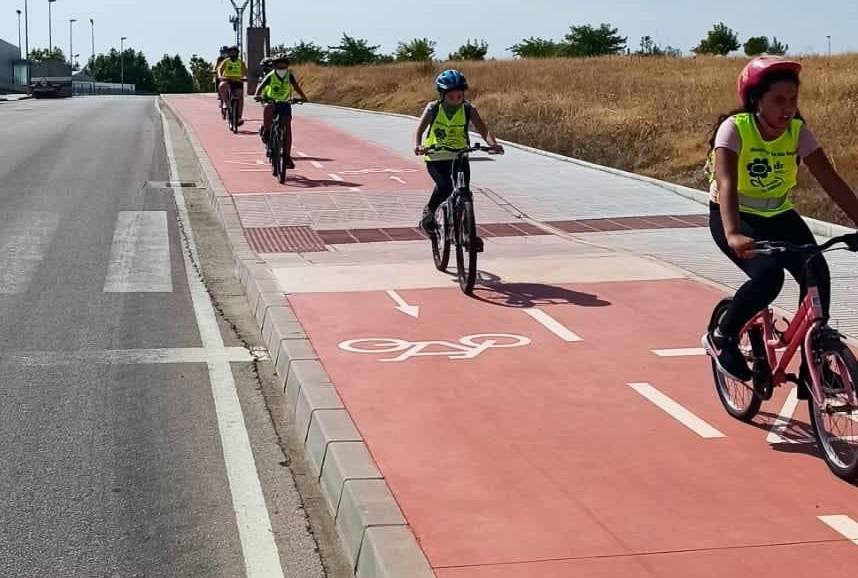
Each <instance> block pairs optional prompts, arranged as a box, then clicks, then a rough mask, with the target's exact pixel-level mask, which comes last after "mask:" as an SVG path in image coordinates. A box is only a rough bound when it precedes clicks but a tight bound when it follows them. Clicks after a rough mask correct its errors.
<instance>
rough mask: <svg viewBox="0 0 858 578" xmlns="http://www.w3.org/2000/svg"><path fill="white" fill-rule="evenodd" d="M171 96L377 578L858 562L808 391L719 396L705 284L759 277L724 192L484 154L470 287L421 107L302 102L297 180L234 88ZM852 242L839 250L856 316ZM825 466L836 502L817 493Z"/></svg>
mask: <svg viewBox="0 0 858 578" xmlns="http://www.w3.org/2000/svg"><path fill="white" fill-rule="evenodd" d="M166 102H167V103H168V104H169V105H170V107H171V108H172V109H173V110H174V111H175V112H176V114H177V115H178V117H179V118H180V119H181V120H182V122H183V123H184V126H185V128H186V130H187V132H188V133H189V135H190V136H191V138H192V140H193V141H194V142H195V146H196V147H197V152H198V155H199V156H200V159H201V163H202V165H203V167H204V168H205V169H206V172H207V175H208V180H209V186H210V187H211V198H212V202H213V204H214V206H215V207H216V209H217V211H218V213H219V215H221V218H222V220H223V222H224V224H225V226H226V228H227V230H228V231H229V232H230V235H231V239H232V242H233V246H234V249H235V253H236V262H237V265H238V275H239V277H240V278H241V280H242V282H243V284H244V285H245V287H247V293H248V298H249V300H250V302H251V306H252V307H253V308H254V309H255V311H256V312H257V319H258V320H259V323H260V326H261V328H262V332H263V335H264V337H265V339H266V342H267V343H268V346H269V349H270V351H271V353H272V355H273V356H274V358H275V361H276V364H277V368H278V371H279V373H280V376H281V379H282V380H283V387H284V395H286V397H287V398H288V400H289V403H290V405H291V408H292V411H293V412H294V424H293V426H294V430H295V432H296V434H297V435H298V437H299V439H301V440H302V441H303V443H304V447H305V450H306V457H307V460H308V461H309V463H310V464H311V466H312V468H313V470H314V471H315V472H316V473H317V475H318V476H319V480H320V484H321V487H322V490H323V493H324V494H325V496H326V498H327V500H328V505H329V508H330V511H331V515H332V516H333V517H334V518H335V519H336V521H337V527H338V530H339V532H340V536H341V538H342V541H343V545H344V548H345V551H346V553H347V556H348V557H349V559H350V561H351V562H352V564H353V566H354V568H355V573H356V575H358V576H402V577H408V578H411V577H420V576H431V575H433V574H434V575H436V576H441V577H447V578H459V577H465V576H467V577H471V576H477V577H503V578H511V577H517V576H549V577H553V576H557V577H560V576H564V577H565V576H570V575H575V576H617V575H619V574H623V575H627V576H676V575H691V574H694V575H699V576H724V575H727V574H731V575H736V576H750V575H754V574H759V573H764V574H771V573H774V572H777V573H778V574H779V575H784V576H806V575H809V574H810V573H811V572H816V573H818V571H819V570H820V568H821V567H820V563H822V562H820V560H822V561H823V562H824V566H825V567H824V568H822V570H823V574H824V573H825V572H826V571H827V569H829V568H830V569H833V568H835V567H838V566H842V565H845V564H848V563H849V562H855V561H856V560H858V557H856V556H858V550H856V549H855V547H854V545H851V543H850V542H848V541H845V540H843V537H842V536H840V535H839V534H837V533H836V532H834V531H832V529H831V528H830V527H829V526H827V525H825V524H823V523H822V522H820V520H818V519H817V516H820V515H837V516H853V517H856V518H858V506H856V505H855V504H856V502H855V500H854V498H855V495H854V489H853V488H851V487H846V486H843V485H842V484H839V483H838V482H837V481H836V479H833V478H832V476H831V475H830V474H829V473H828V471H827V470H826V468H825V466H824V463H823V462H822V461H821V460H820V459H818V458H815V459H813V460H811V461H808V460H807V459H806V458H807V456H808V455H809V454H810V455H812V446H810V448H808V446H807V439H808V431H809V430H808V425H807V417H806V415H805V414H804V412H803V409H801V408H799V409H798V410H796V407H795V404H794V403H791V402H790V399H791V398H790V396H791V395H793V393H791V392H781V393H780V394H779V395H778V396H777V397H776V398H775V399H774V400H773V402H772V403H773V406H772V407H773V408H775V410H777V409H778V408H781V407H782V406H783V409H782V410H781V412H780V413H774V412H773V413H770V414H766V415H762V414H761V417H760V418H758V420H757V422H756V423H755V425H756V427H750V428H749V427H748V426H747V425H744V424H739V423H738V422H735V421H733V420H731V419H729V418H728V416H726V414H725V413H724V412H723V409H721V407H720V405H719V403H718V400H717V396H716V395H715V393H714V391H713V388H712V385H711V381H712V380H711V374H710V370H709V364H708V361H707V360H706V359H705V358H704V357H701V356H700V352H699V351H698V350H697V349H696V347H697V344H698V342H697V339H698V337H699V335H700V334H701V333H702V331H703V328H704V327H705V324H706V321H707V319H708V314H709V311H710V310H711V307H712V305H713V304H714V303H715V302H717V300H718V299H719V298H720V297H721V296H722V295H723V293H721V292H720V291H718V290H716V289H713V288H712V285H711V284H704V283H701V282H700V281H698V280H696V279H697V278H706V279H710V280H711V281H714V282H716V283H718V284H721V285H727V286H737V285H738V284H739V283H740V282H741V279H742V277H741V273H739V272H738V271H733V265H732V264H731V263H729V261H727V260H726V258H724V257H723V255H721V254H720V253H719V252H718V251H717V248H715V247H714V244H713V243H712V242H711V240H710V239H709V237H708V235H709V234H708V231H707V230H706V229H705V224H706V222H707V214H706V213H707V209H706V207H705V206H703V205H701V204H700V203H698V202H695V201H693V200H690V199H689V198H686V197H684V196H682V195H679V194H677V193H676V192H675V191H674V190H672V189H671V187H670V186H669V185H661V184H658V183H654V182H647V181H644V180H638V179H631V178H629V177H627V176H623V175H621V174H616V173H613V172H610V171H605V170H601V169H599V168H594V167H590V166H586V165H583V164H579V163H576V162H571V161H567V160H562V159H559V158H556V156H552V155H546V154H540V153H537V152H533V151H528V150H523V149H517V148H511V149H509V150H508V154H507V155H506V156H504V157H502V158H498V159H493V160H486V161H475V162H474V163H473V181H474V189H475V203H476V208H477V220H478V222H479V223H480V224H481V235H482V236H483V237H485V238H486V252H485V253H484V254H483V255H482V256H481V260H480V266H481V267H480V268H481V276H480V281H479V282H478V283H479V285H480V287H479V288H478V290H477V292H476V299H469V298H466V297H464V296H463V295H461V293H460V292H459V291H458V289H457V288H456V285H455V280H454V279H453V278H451V277H450V276H449V275H445V274H443V273H439V272H437V271H435V270H434V268H433V266H432V263H431V257H430V253H429V247H428V242H427V241H426V240H425V238H423V235H422V234H421V233H420V232H419V231H418V230H417V229H416V228H415V227H414V225H415V224H416V221H417V219H418V218H419V215H420V209H421V208H422V206H423V204H425V202H426V199H427V197H428V194H427V192H426V191H427V190H428V188H429V182H428V180H427V179H426V177H425V174H424V169H423V167H422V166H421V164H420V163H419V162H418V161H416V160H415V159H414V157H413V156H410V155H409V150H410V143H411V131H412V130H413V126H414V124H413V123H414V121H413V120H411V119H407V118H402V117H397V116H388V115H379V114H371V113H363V112H358V111H351V110H345V109H337V108H331V107H322V106H314V105H305V106H303V107H300V108H298V109H297V110H296V112H295V114H296V120H295V133H296V137H295V142H296V151H297V152H296V155H295V157H296V163H297V164H298V170H297V171H295V172H294V173H291V174H290V181H289V182H287V185H286V186H280V185H279V184H277V182H276V181H275V180H274V179H273V178H272V177H271V176H270V173H269V171H268V169H267V167H266V165H265V159H264V154H263V152H262V148H261V143H260V142H259V140H258V137H257V136H255V131H256V129H257V128H258V118H259V114H258V109H254V105H252V104H249V105H248V107H247V110H248V111H249V112H248V114H247V116H248V117H249V118H250V120H249V122H248V123H247V125H245V127H244V129H245V130H244V131H243V132H242V134H240V135H231V134H229V133H228V132H227V130H226V127H225V126H224V123H223V122H222V121H221V120H220V119H219V118H218V116H217V114H216V113H217V110H216V105H215V101H214V99H213V98H208V97H200V96H183V97H168V98H167V99H166ZM849 257H850V256H849V255H845V256H844V257H843V258H842V259H841V258H840V257H836V258H833V259H832V260H831V262H832V270H833V273H834V276H835V279H836V281H835V297H836V298H837V299H838V302H837V309H835V312H834V313H835V317H836V318H837V320H838V322H839V323H840V327H841V329H845V330H850V331H853V330H855V329H858V327H856V325H854V323H855V320H856V312H858V296H856V295H854V292H849V291H848V289H847V288H848V287H849V286H850V285H851V286H853V287H854V284H853V283H854V279H853V278H854V277H855V275H856V274H855V273H854V271H855V268H854V265H853V264H852V263H851V261H849V259H848V258H849ZM790 291H793V292H792V293H790ZM796 298H797V297H796V295H795V291H794V290H793V289H792V288H790V289H788V290H787V291H786V292H785V295H784V296H783V304H784V305H786V306H789V305H790V304H792V302H794V300H795V299H796ZM501 349H503V350H504V351H500V350H501ZM787 410H788V411H787ZM776 427H777V428H779V429H777V432H779V433H778V434H777V436H776V437H777V439H775V438H773V437H772V435H774V432H775V428H776ZM760 430H764V431H763V432H761V431H760ZM766 431H769V432H771V433H770V435H769V437H768V438H767V437H766V435H765V432H766ZM761 433H762V435H761ZM778 440H780V441H778ZM786 448H790V451H789V452H786V453H785V452H783V451H772V450H782V449H786ZM699 455H706V456H707V457H706V459H705V460H700V459H699V458H697V456H699ZM746 471H753V472H754V476H753V479H749V478H748V476H747V475H746V474H745V473H744V472H746ZM808 484H813V485H814V486H816V487H817V488H819V491H818V492H816V493H815V495H817V496H822V497H821V498H818V499H817V500H816V502H817V503H805V502H807V501H806V500H803V501H796V500H795V499H794V496H793V493H792V488H794V487H804V486H807V485H808ZM736 492H741V494H742V496H743V500H742V502H741V503H736V501H735V500H734V499H733V498H734V497H735V493H736ZM748 504H753V505H754V511H755V515H754V516H750V517H749V516H748V515H747V511H748V510H747V506H748ZM783 544H791V545H792V547H791V548H789V549H788V550H785V549H784V547H783ZM750 547H752V548H754V549H755V554H754V556H752V557H748V556H746V555H745V554H743V552H745V551H746V549H747V548H750ZM814 560H815V562H814Z"/></svg>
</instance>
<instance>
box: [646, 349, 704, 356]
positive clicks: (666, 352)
mask: <svg viewBox="0 0 858 578" xmlns="http://www.w3.org/2000/svg"><path fill="white" fill-rule="evenodd" d="M652 352H653V353H655V354H656V355H658V356H659V357H698V356H702V355H706V350H705V349H703V348H702V347H689V348H686V349H653V350H652Z"/></svg>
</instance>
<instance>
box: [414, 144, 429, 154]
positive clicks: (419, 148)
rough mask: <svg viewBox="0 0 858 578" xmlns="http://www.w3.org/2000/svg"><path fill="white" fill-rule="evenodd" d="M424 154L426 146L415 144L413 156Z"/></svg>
mask: <svg viewBox="0 0 858 578" xmlns="http://www.w3.org/2000/svg"><path fill="white" fill-rule="evenodd" d="M425 154H426V147H424V146H422V145H417V146H416V147H414V155H415V156H418V157H419V156H421V155H425Z"/></svg>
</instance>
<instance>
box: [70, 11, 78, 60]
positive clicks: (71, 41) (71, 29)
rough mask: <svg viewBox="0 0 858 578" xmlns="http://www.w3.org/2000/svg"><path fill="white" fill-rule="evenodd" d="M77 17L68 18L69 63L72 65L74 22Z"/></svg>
mask: <svg viewBox="0 0 858 578" xmlns="http://www.w3.org/2000/svg"><path fill="white" fill-rule="evenodd" d="M75 22H77V18H69V64H71V65H72V67H74V23H75Z"/></svg>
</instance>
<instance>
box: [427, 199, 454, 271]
mask: <svg viewBox="0 0 858 578" xmlns="http://www.w3.org/2000/svg"><path fill="white" fill-rule="evenodd" d="M449 212H450V211H449V209H448V208H447V203H444V204H443V205H441V206H440V207H439V208H438V210H437V211H435V230H434V231H432V232H431V233H430V234H429V241H430V242H431V243H432V259H433V260H434V261H435V268H436V269H438V270H439V271H446V270H447V266H448V265H449V264H450V235H449V230H450V217H449Z"/></svg>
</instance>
